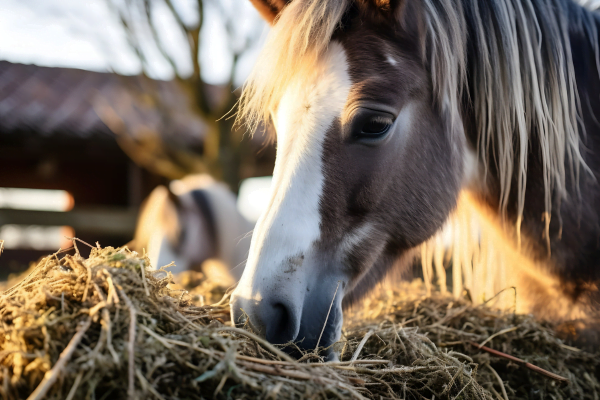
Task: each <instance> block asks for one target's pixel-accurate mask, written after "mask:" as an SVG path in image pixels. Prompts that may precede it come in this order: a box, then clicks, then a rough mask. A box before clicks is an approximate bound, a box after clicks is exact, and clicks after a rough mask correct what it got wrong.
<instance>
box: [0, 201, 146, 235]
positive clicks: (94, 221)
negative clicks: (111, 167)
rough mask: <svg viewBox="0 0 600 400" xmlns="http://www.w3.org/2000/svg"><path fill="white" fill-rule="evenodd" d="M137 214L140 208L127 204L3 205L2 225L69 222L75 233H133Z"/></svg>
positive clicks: (0, 211)
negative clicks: (68, 207)
mask: <svg viewBox="0 0 600 400" xmlns="http://www.w3.org/2000/svg"><path fill="white" fill-rule="evenodd" d="M137 214H138V210H137V209H135V208H124V207H123V208H116V207H98V208H96V207H94V208H87V207H86V208H78V209H74V210H72V211H67V212H57V211H32V210H13V209H6V208H0V225H6V224H17V225H44V226H48V225H51V226H63V225H67V226H70V227H72V228H73V229H75V232H76V233H79V232H86V233H96V234H106V235H122V236H130V237H133V233H134V231H135V224H136V220H137Z"/></svg>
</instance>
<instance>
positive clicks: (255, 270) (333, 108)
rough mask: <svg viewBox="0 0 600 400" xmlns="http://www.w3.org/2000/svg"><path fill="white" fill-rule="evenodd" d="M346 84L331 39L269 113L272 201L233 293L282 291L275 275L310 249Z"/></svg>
mask: <svg viewBox="0 0 600 400" xmlns="http://www.w3.org/2000/svg"><path fill="white" fill-rule="evenodd" d="M350 86H351V81H350V76H349V74H348V63H347V61H346V55H345V51H344V49H343V48H342V46H341V45H340V44H339V43H337V42H332V43H331V45H330V46H329V49H328V51H327V53H326V54H324V55H323V56H322V58H321V60H320V62H319V63H318V64H317V65H316V66H315V68H314V73H313V75H312V76H311V77H299V79H297V80H295V81H293V82H292V83H291V84H290V85H289V87H288V89H287V90H286V92H285V94H284V95H283V97H282V99H281V102H280V104H279V106H278V109H277V110H276V112H275V113H274V115H273V120H274V123H275V128H276V130H277V159H276V162H275V169H274V172H273V191H272V193H271V200H270V205H269V207H268V210H267V212H265V214H263V215H262V216H261V218H260V219H259V220H258V222H257V225H256V228H255V230H254V235H253V237H252V244H251V247H250V254H249V257H248V262H247V264H246V269H245V271H244V274H243V275H242V279H241V281H240V283H239V285H238V287H237V289H236V293H235V294H236V295H237V296H240V297H244V298H246V299H254V300H260V299H261V297H262V296H261V292H262V293H265V292H268V291H269V290H277V289H279V291H281V290H282V289H281V288H277V287H276V286H274V285H276V282H277V280H276V279H275V277H276V276H281V274H282V273H283V272H284V271H282V270H283V269H285V268H286V267H285V265H286V263H288V260H289V259H290V258H294V257H296V256H298V255H300V254H301V255H308V254H310V253H311V248H312V245H313V244H314V243H315V242H316V241H317V240H318V239H319V237H320V223H321V217H320V208H319V201H320V198H321V194H322V188H323V182H324V177H323V173H322V159H321V157H322V152H323V142H324V140H325V135H326V133H327V130H328V129H329V128H330V127H331V125H332V123H333V121H334V120H335V118H338V117H340V116H341V114H342V111H343V109H344V106H345V104H346V101H347V98H348V95H349V92H350ZM299 268H302V267H301V266H299Z"/></svg>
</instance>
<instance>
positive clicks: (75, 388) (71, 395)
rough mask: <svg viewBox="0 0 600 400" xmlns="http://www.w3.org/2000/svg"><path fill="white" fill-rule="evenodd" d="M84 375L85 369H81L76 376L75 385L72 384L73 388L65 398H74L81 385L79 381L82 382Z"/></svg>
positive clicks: (68, 399)
mask: <svg viewBox="0 0 600 400" xmlns="http://www.w3.org/2000/svg"><path fill="white" fill-rule="evenodd" d="M82 377H83V371H79V373H78V374H77V376H76V377H75V382H74V383H73V386H71V390H69V394H68V395H67V398H66V399H65V400H73V397H75V393H76V392H77V388H78V387H79V383H80V382H81V378H82Z"/></svg>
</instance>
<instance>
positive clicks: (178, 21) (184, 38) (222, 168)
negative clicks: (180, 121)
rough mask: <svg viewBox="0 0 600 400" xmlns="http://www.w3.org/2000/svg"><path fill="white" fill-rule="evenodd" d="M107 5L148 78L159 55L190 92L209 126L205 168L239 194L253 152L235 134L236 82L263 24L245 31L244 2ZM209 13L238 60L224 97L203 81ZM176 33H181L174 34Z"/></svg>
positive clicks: (166, 0) (116, 0)
mask: <svg viewBox="0 0 600 400" xmlns="http://www.w3.org/2000/svg"><path fill="white" fill-rule="evenodd" d="M106 1H107V3H108V5H109V7H110V9H111V10H112V11H113V12H114V13H115V14H116V15H117V16H118V18H119V20H120V22H121V25H122V27H123V29H124V32H125V34H126V37H127V40H128V43H129V45H130V46H131V48H132V49H133V51H134V52H135V54H136V55H137V57H138V58H139V60H140V62H141V65H142V70H143V74H144V75H148V74H149V72H150V71H151V70H152V62H153V61H152V60H156V56H157V54H158V55H159V57H160V58H162V59H163V60H164V61H166V62H167V64H168V65H169V66H170V68H171V69H172V71H173V74H174V76H175V80H176V81H177V82H178V83H179V84H180V85H182V86H183V87H185V91H186V92H187V93H188V94H189V95H190V97H191V98H192V99H193V101H194V103H195V107H196V111H197V112H198V114H199V115H201V116H202V117H203V119H204V120H205V121H206V122H207V125H208V126H209V133H208V136H207V139H206V142H205V146H204V149H203V153H204V154H203V156H202V157H203V161H204V165H206V167H207V169H208V170H209V171H210V172H211V173H213V174H214V175H216V176H217V177H220V178H222V179H223V180H224V181H225V182H227V183H229V184H230V186H231V187H232V188H233V189H235V188H236V187H237V184H238V182H239V178H240V175H239V174H240V165H241V158H243V157H244V156H246V157H247V156H248V150H247V149H246V148H244V147H247V144H248V141H242V136H243V132H240V131H239V130H236V129H234V126H233V125H234V118H231V116H232V114H233V111H232V110H233V109H234V107H235V104H236V101H237V98H238V96H237V94H238V92H236V91H235V89H236V88H235V86H234V79H235V76H236V71H237V69H238V65H239V61H240V58H241V57H242V56H243V55H244V54H245V53H246V52H247V51H248V50H249V49H251V46H252V45H253V44H255V43H256V42H257V40H258V39H259V36H260V34H261V32H262V30H263V26H264V25H263V24H262V23H261V22H260V19H259V18H258V17H256V18H254V19H253V22H252V24H251V25H252V26H251V27H250V29H245V30H241V29H239V26H240V22H241V21H240V15H239V10H238V8H239V7H237V6H239V4H236V3H239V2H240V1H243V0H231V1H229V2H226V1H225V2H224V1H223V0H188V1H185V0H106ZM236 5H237V6H236ZM206 7H213V8H214V9H216V10H218V13H219V16H220V19H221V20H222V21H223V22H224V31H225V32H226V37H225V38H224V39H225V40H224V43H226V46H227V48H228V51H229V52H230V54H231V57H232V63H231V69H230V71H228V81H227V82H226V83H225V88H223V90H219V91H218V93H217V91H216V90H215V87H214V86H211V85H208V84H207V83H206V82H204V81H203V79H202V64H201V62H200V52H201V43H202V41H201V34H202V26H203V23H204V22H205V10H206ZM165 18H170V19H171V20H172V22H174V23H172V24H170V25H171V26H170V27H165V23H164V22H165ZM246 18H248V16H246ZM244 22H248V21H247V20H246V21H244ZM247 25H248V24H246V28H247ZM173 29H175V30H177V32H173V31H172V30H173ZM169 30H171V31H169ZM167 37H168V38H169V39H170V40H171V43H172V42H173V38H174V37H175V40H177V46H176V47H177V49H178V51H180V52H181V51H183V52H184V54H183V56H182V55H181V54H178V55H177V56H176V55H175V52H174V51H173V49H172V48H170V47H169V44H168V41H167V40H166V38H167ZM177 38H178V39H177ZM151 55H152V57H153V59H152V60H151V57H150V56H151ZM190 66H191V68H190ZM217 97H220V98H217Z"/></svg>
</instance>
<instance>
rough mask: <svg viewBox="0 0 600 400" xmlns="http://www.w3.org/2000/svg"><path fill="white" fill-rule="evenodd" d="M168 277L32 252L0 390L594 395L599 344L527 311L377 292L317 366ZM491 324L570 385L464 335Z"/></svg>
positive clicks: (112, 257) (109, 394)
mask: <svg viewBox="0 0 600 400" xmlns="http://www.w3.org/2000/svg"><path fill="white" fill-rule="evenodd" d="M171 281H172V276H171V275H170V273H168V272H167V271H165V270H164V269H161V270H159V271H151V269H150V268H149V262H148V260H147V259H146V258H143V257H139V256H138V255H137V254H136V253H134V252H130V251H129V250H127V249H126V248H121V249H113V248H110V247H108V248H104V249H101V248H94V249H93V250H92V253H91V255H90V257H89V258H88V259H84V258H82V257H81V256H80V255H79V253H78V252H75V254H73V255H65V256H62V257H59V255H58V254H54V255H51V256H48V257H46V258H44V259H42V260H41V261H40V263H39V264H38V265H37V266H36V267H35V269H34V270H33V271H32V272H31V273H30V274H29V275H28V276H27V277H26V278H25V279H24V280H22V281H21V282H20V283H19V284H17V285H16V286H14V287H12V288H11V289H9V290H7V291H5V292H4V293H3V294H2V295H1V297H0V320H1V321H2V330H1V332H0V393H2V397H3V398H5V399H24V398H30V399H42V398H44V399H67V400H71V399H87V398H90V399H97V400H100V399H121V398H134V399H145V398H149V399H150V398H158V399H200V398H213V397H215V398H219V399H250V398H273V399H275V398H278V399H279V398H284V399H285V398H344V399H345V398H363V397H364V398H373V399H382V398H397V399H423V398H426V399H432V398H433V396H435V399H446V398H447V399H455V398H458V399H494V398H500V399H502V398H503V396H504V398H506V395H508V396H509V397H510V398H544V397H548V396H550V395H551V396H554V398H557V399H558V398H563V399H566V398H589V399H598V393H600V386H599V384H598V369H599V368H600V367H599V365H600V364H599V363H600V361H599V360H600V358H599V357H598V354H596V355H592V354H589V353H584V352H581V351H579V352H578V351H575V350H573V349H571V348H569V347H568V346H565V345H563V344H562V343H561V342H560V341H559V340H558V339H555V338H554V335H553V333H552V331H551V330H550V328H549V327H545V326H543V325H539V324H536V323H535V322H534V321H533V320H531V319H528V318H526V317H520V316H515V317H513V316H507V315H504V314H501V313H498V312H494V311H491V310H490V309H486V308H484V307H477V308H474V307H471V306H469V305H468V304H467V303H465V302H452V303H451V302H450V300H449V299H447V298H444V299H441V298H431V299H425V300H422V301H421V300H420V299H421V297H420V295H419V296H417V299H416V300H415V299H406V300H402V301H400V300H399V297H398V296H397V295H396V294H395V293H391V292H387V291H382V292H381V293H379V295H380V297H379V298H377V297H372V298H371V299H370V300H369V301H368V302H367V307H371V308H372V307H378V310H377V312H374V313H371V315H373V314H374V315H376V317H377V321H375V320H373V319H372V318H371V319H368V320H366V319H364V316H361V311H360V310H359V311H357V312H355V313H354V314H353V315H352V316H351V318H350V320H351V322H350V323H349V324H347V326H346V331H345V339H346V341H345V342H343V343H340V344H339V345H340V346H342V347H343V349H342V361H341V362H338V363H328V364H325V365H323V364H320V363H318V362H317V361H319V357H318V355H314V354H313V355H311V354H307V355H306V356H305V357H304V358H305V359H306V360H307V361H309V362H308V363H307V362H304V363H298V362H296V361H293V360H291V359H290V358H289V357H288V356H287V355H286V354H284V353H282V352H281V351H280V350H279V349H278V348H276V347H274V346H272V345H270V344H269V343H266V342H265V341H264V340H262V339H261V338H259V337H257V336H256V335H254V334H253V333H251V332H248V331H245V330H242V329H238V328H234V327H231V326H230V324H229V323H228V322H227V320H228V313H229V311H228V305H227V297H224V298H223V301H221V302H220V303H217V304H214V305H211V306H206V305H197V304H194V302H193V301H192V300H193V297H192V296H190V295H189V294H187V293H186V292H184V291H178V290H173V289H171V288H170V285H169V284H170V282H171ZM414 292H417V291H414ZM353 321H356V322H353ZM505 326H506V327H509V326H510V327H516V328H511V329H512V330H511V329H508V330H507V329H505V328H504V327H505ZM498 333H502V334H500V335H498ZM493 334H497V335H496V336H495V337H493V338H492V339H491V340H489V341H488V342H487V343H486V346H490V347H494V348H497V349H500V350H502V351H505V352H509V353H511V354H513V355H517V356H520V357H521V358H525V359H527V361H530V362H533V363H537V365H539V366H542V367H543V368H547V369H549V370H551V371H553V372H556V373H559V374H562V375H563V376H565V377H567V378H569V379H570V380H571V383H569V384H568V385H567V384H561V383H559V382H558V381H556V380H554V379H550V378H546V377H543V376H538V375H537V374H535V375H534V374H533V373H530V372H528V370H526V369H524V368H522V367H517V366H515V365H511V364H510V363H508V362H507V361H506V360H503V359H496V358H492V357H490V355H489V354H488V353H483V352H481V351H480V350H478V349H476V348H474V347H472V346H471V347H469V345H466V344H465V343H466V342H465V341H466V340H471V341H477V342H480V341H484V340H486V339H488V338H489V337H490V336H492V335H493ZM451 346H453V347H451ZM440 348H441V350H440ZM451 348H453V349H454V350H451ZM457 351H459V352H457ZM544 351H545V352H548V353H547V354H544V353H543V352H544ZM492 368H493V371H492ZM497 375H498V376H500V377H501V378H498V377H497ZM500 379H502V380H504V381H505V382H504V383H500V382H499V381H500ZM506 381H508V382H506ZM503 391H505V392H506V394H503Z"/></svg>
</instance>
